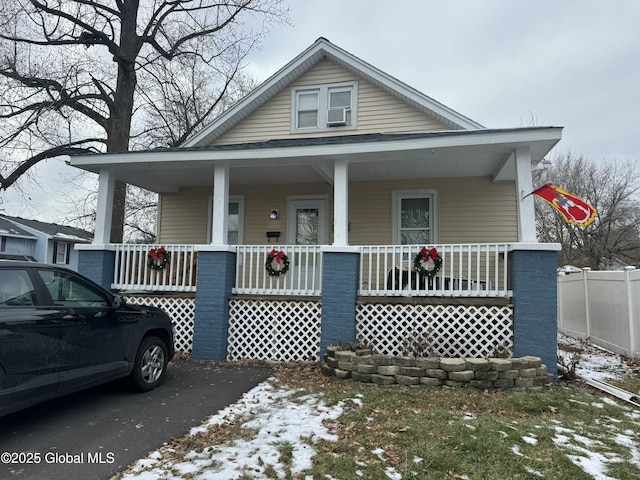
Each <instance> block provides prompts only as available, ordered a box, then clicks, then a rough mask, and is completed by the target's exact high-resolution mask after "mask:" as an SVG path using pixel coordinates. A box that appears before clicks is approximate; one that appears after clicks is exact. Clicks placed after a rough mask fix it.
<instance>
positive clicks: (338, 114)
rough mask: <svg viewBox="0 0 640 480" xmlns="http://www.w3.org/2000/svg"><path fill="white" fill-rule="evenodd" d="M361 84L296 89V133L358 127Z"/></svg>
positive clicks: (338, 84)
mask: <svg viewBox="0 0 640 480" xmlns="http://www.w3.org/2000/svg"><path fill="white" fill-rule="evenodd" d="M356 98H357V83H356V82H348V83H334V84H327V85H317V86H311V87H295V88H293V89H292V105H293V109H292V118H291V125H292V129H291V130H292V132H294V133H304V132H310V131H329V130H332V129H347V130H348V129H354V128H356V118H357V116H356Z"/></svg>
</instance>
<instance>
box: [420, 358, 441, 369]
mask: <svg viewBox="0 0 640 480" xmlns="http://www.w3.org/2000/svg"><path fill="white" fill-rule="evenodd" d="M416 367H418V368H440V358H438V357H416Z"/></svg>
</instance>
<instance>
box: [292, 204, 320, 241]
mask: <svg viewBox="0 0 640 480" xmlns="http://www.w3.org/2000/svg"><path fill="white" fill-rule="evenodd" d="M318 220H319V212H318V209H317V208H299V209H297V210H296V244H297V245H318Z"/></svg>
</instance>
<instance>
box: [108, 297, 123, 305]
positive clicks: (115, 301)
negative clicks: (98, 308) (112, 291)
mask: <svg viewBox="0 0 640 480" xmlns="http://www.w3.org/2000/svg"><path fill="white" fill-rule="evenodd" d="M122 303H123V302H122V297H121V296H120V295H114V296H113V301H112V303H111V305H112V306H113V308H120V307H121V306H122Z"/></svg>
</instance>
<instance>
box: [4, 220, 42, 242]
mask: <svg viewBox="0 0 640 480" xmlns="http://www.w3.org/2000/svg"><path fill="white" fill-rule="evenodd" d="M0 236H2V237H16V238H32V239H34V240H36V239H37V237H36V236H35V235H32V234H31V233H29V232H27V231H26V230H25V229H24V228H20V227H19V226H18V225H16V224H14V223H12V222H10V221H9V220H7V219H6V218H2V217H0Z"/></svg>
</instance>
